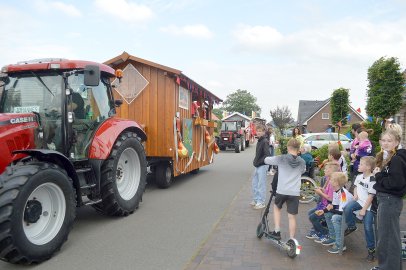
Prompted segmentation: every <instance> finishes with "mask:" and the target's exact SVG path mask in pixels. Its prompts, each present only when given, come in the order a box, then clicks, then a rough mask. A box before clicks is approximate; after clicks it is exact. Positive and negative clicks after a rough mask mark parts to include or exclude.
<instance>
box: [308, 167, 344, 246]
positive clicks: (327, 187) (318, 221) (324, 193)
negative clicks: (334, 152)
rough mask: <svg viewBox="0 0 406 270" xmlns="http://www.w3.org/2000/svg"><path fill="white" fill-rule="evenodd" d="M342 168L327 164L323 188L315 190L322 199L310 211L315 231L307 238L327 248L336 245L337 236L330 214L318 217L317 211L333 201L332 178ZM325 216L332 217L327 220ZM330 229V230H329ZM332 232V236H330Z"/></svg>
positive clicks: (312, 230)
mask: <svg viewBox="0 0 406 270" xmlns="http://www.w3.org/2000/svg"><path fill="white" fill-rule="evenodd" d="M339 171H340V167H339V165H338V164H337V163H336V162H327V163H326V164H325V166H324V179H323V181H322V182H324V183H325V184H324V186H323V187H317V188H316V189H315V193H316V195H318V196H319V197H320V199H319V200H318V203H317V205H316V207H315V208H313V209H311V210H310V211H309V220H310V222H311V223H312V225H313V229H311V230H310V232H309V233H308V234H307V235H306V238H308V239H313V240H314V241H315V242H316V243H321V244H323V245H325V246H329V245H332V244H334V242H335V234H334V228H333V223H332V222H331V215H330V213H326V214H322V215H318V214H316V211H317V210H323V209H325V208H326V207H327V205H328V204H329V203H331V202H332V201H333V193H334V189H333V186H332V185H331V183H330V177H331V175H332V174H333V172H339ZM325 215H327V216H328V215H330V217H328V218H326V217H325ZM323 220H324V221H325V222H326V225H327V228H326V227H324V226H323V225H322V222H323ZM329 228H330V229H329ZM330 232H331V234H330Z"/></svg>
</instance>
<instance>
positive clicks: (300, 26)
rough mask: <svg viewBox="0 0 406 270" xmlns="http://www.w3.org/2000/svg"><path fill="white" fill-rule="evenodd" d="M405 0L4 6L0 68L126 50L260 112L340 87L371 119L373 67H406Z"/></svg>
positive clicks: (37, 1)
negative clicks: (384, 61) (241, 95)
mask: <svg viewBox="0 0 406 270" xmlns="http://www.w3.org/2000/svg"><path fill="white" fill-rule="evenodd" d="M404 11H406V1H404V0H387V1H384V0H381V1H378V0H352V1H350V0H328V1H326V0H306V1H302V0H286V1H280V0H250V1H240V0H233V1H230V0H229V1H225V0H223V1H219V0H87V1H83V0H80V1H79V0H78V1H73V0H71V1H68V0H66V1H63V0H61V1H52V0H20V1H7V0H0V26H1V29H3V30H2V31H3V32H2V35H1V38H0V66H4V65H7V64H12V63H16V62H19V61H24V60H29V59H38V58H49V57H58V58H67V59H80V60H91V61H96V62H104V61H106V60H109V59H111V58H114V57H116V56H118V55H120V54H121V53H122V52H123V51H126V52H128V53H129V54H131V55H134V56H136V57H139V58H143V59H146V60H149V61H152V62H155V63H159V64H161V65H165V66H168V67H171V68H175V69H178V70H181V71H182V72H183V73H184V74H185V75H187V76H188V77H189V78H191V79H193V80H194V81H196V82H198V83H199V84H200V85H202V86H203V87H205V88H206V89H208V90H209V91H210V92H212V93H213V94H215V95H216V96H218V97H220V98H222V99H226V98H227V95H229V94H231V93H233V92H235V91H237V90H238V89H242V90H247V91H248V92H249V93H251V94H252V95H253V96H254V97H256V98H257V104H258V105H259V106H260V107H261V116H262V117H263V118H266V119H267V120H271V118H270V116H269V111H270V110H273V109H275V108H276V107H277V106H279V107H282V106H287V107H288V108H289V109H290V110H291V112H292V116H293V118H295V119H296V118H297V114H298V105H299V100H325V99H327V98H329V97H330V96H331V94H332V92H333V91H334V90H335V89H337V88H340V87H344V88H348V89H350V103H351V106H352V107H354V108H355V109H357V108H361V111H362V114H363V115H364V116H365V105H366V93H367V84H368V81H367V72H368V68H369V67H370V66H371V65H372V64H373V63H374V61H376V60H378V59H379V58H380V57H396V58H398V59H399V63H400V65H401V68H402V70H404V69H405V68H406V16H405V15H404Z"/></svg>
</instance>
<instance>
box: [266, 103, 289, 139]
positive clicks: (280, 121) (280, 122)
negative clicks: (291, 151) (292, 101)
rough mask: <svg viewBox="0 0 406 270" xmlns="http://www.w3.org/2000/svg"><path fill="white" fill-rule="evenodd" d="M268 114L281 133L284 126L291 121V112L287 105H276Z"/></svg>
mask: <svg viewBox="0 0 406 270" xmlns="http://www.w3.org/2000/svg"><path fill="white" fill-rule="evenodd" d="M270 115H271V117H272V120H273V122H274V124H275V126H276V127H277V128H278V129H279V131H280V132H281V133H283V130H284V129H285V127H286V126H288V124H289V123H291V122H292V121H293V118H292V112H291V111H290V110H289V108H288V106H283V107H279V106H277V107H276V109H274V110H271V111H270Z"/></svg>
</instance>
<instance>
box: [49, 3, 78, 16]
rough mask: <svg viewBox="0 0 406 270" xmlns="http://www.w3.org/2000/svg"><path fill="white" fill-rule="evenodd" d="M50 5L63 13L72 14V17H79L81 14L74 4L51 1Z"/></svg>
mask: <svg viewBox="0 0 406 270" xmlns="http://www.w3.org/2000/svg"><path fill="white" fill-rule="evenodd" d="M50 5H51V7H53V8H54V9H56V10H59V11H62V12H63V13H65V14H66V15H68V16H72V17H81V16H82V13H81V12H80V10H79V9H77V8H76V7H75V6H74V5H71V4H65V3H62V2H51V3H50Z"/></svg>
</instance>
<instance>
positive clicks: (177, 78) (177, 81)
mask: <svg viewBox="0 0 406 270" xmlns="http://www.w3.org/2000/svg"><path fill="white" fill-rule="evenodd" d="M176 83H177V84H178V85H180V78H179V77H178V76H176Z"/></svg>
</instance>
